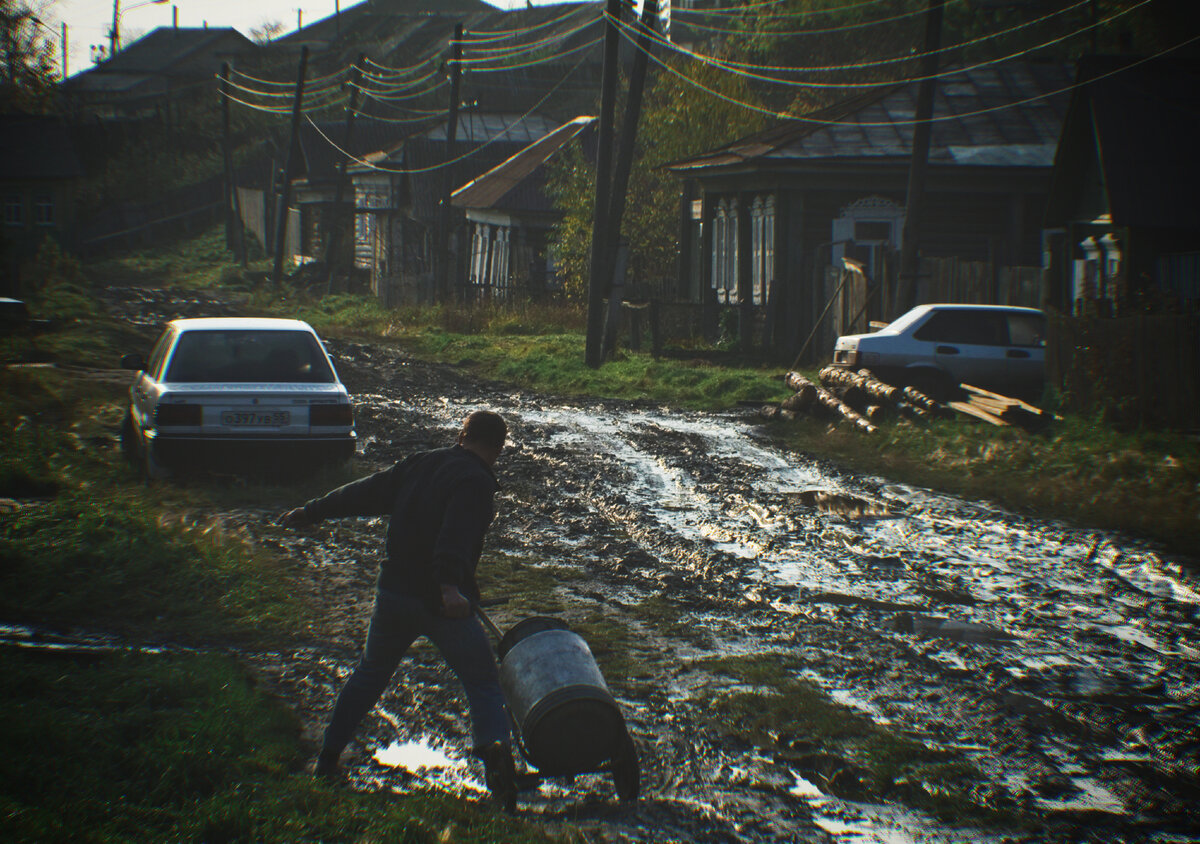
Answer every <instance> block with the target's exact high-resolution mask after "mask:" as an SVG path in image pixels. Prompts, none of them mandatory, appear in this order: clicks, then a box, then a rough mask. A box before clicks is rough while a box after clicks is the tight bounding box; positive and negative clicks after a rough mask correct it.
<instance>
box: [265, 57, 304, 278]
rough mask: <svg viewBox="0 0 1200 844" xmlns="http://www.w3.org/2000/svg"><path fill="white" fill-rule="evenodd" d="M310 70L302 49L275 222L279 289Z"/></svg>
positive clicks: (276, 273)
mask: <svg viewBox="0 0 1200 844" xmlns="http://www.w3.org/2000/svg"><path fill="white" fill-rule="evenodd" d="M307 70H308V47H301V48H300V70H299V71H298V72H297V74H296V97H295V99H294V100H293V101H292V131H291V133H290V135H289V137H288V149H287V157H286V158H284V165H283V184H282V185H281V186H280V191H279V212H278V215H277V217H276V220H275V266H274V269H273V270H272V272H271V282H272V284H274V285H275V288H276V289H278V288H279V284H280V282H281V281H282V280H283V253H284V250H285V248H286V242H287V224H288V203H290V202H291V200H292V167H293V166H294V163H295V160H296V147H298V146H299V145H300V110H301V107H302V106H303V105H304V74H305V73H306V72H307Z"/></svg>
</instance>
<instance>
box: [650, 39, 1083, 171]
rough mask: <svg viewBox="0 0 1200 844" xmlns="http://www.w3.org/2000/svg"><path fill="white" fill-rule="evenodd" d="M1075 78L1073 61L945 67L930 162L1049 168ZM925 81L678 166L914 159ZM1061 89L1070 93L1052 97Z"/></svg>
mask: <svg viewBox="0 0 1200 844" xmlns="http://www.w3.org/2000/svg"><path fill="white" fill-rule="evenodd" d="M1071 83H1072V77H1071V71H1070V68H1069V67H1068V66H1067V65H1063V64H1057V63H1047V62H1006V63H1004V64H1000V65H994V66H989V67H984V68H975V69H971V70H953V69H950V70H946V71H944V72H943V73H942V75H941V77H940V78H939V80H938V85H937V88H936V94H935V97H934V109H933V118H934V123H933V127H932V133H931V135H932V138H931V143H930V150H929V161H930V163H931V164H944V165H961V166H968V165H969V166H1019V167H1049V166H1050V165H1051V164H1052V163H1053V161H1054V148H1055V145H1056V144H1057V142H1058V135H1059V132H1060V130H1061V128H1062V122H1063V116H1064V114H1065V112H1066V107H1067V99H1068V97H1067V94H1066V93H1065V90H1066V89H1068V88H1069V87H1070V85H1071ZM918 87H919V85H918V83H916V82H912V83H908V84H905V85H900V86H895V87H892V88H885V89H880V90H876V91H872V92H868V93H866V94H859V95H856V96H854V97H850V98H847V99H846V100H843V101H842V102H840V103H838V104H837V105H835V106H833V107H831V108H828V109H823V110H821V111H819V112H814V113H812V114H810V115H807V116H808V117H809V118H810V121H789V122H787V123H784V124H781V125H777V126H775V127H773V128H771V129H768V130H766V131H765V132H760V133H758V134H756V135H752V136H750V137H748V138H743V139H742V140H740V141H735V142H734V143H732V144H729V145H728V146H726V147H722V148H721V149H718V150H714V151H712V152H710V153H705V154H703V155H700V156H696V157H694V158H691V159H688V160H684V161H679V162H675V163H673V164H672V165H670V169H672V170H673V171H675V172H677V173H680V174H681V175H682V174H686V173H687V172H689V171H694V170H700V169H709V168H714V167H727V166H732V165H738V164H744V163H748V162H751V161H754V162H759V163H766V162H772V163H773V164H774V165H776V166H780V165H784V164H786V163H789V162H795V163H803V162H816V161H831V160H852V159H856V160H866V161H871V160H874V161H889V160H905V161H906V160H907V159H908V157H909V155H910V152H911V149H912V139H913V124H912V123H911V121H912V119H913V117H914V116H915V115H916V110H917V90H918ZM1056 91H1062V92H1063V93H1054V92H1056Z"/></svg>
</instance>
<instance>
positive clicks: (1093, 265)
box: [1045, 56, 1200, 316]
mask: <svg viewBox="0 0 1200 844" xmlns="http://www.w3.org/2000/svg"><path fill="white" fill-rule="evenodd" d="M1078 75H1079V83H1080V84H1079V87H1077V88H1076V89H1075V91H1074V93H1073V95H1072V98H1071V103H1070V107H1069V108H1068V111H1067V118H1066V123H1065V124H1064V127H1063V133H1062V139H1061V141H1060V143H1059V146H1058V153H1057V155H1056V156H1055V161H1054V176H1053V181H1052V187H1051V191H1050V198H1049V201H1048V204H1047V209H1046V232H1045V240H1046V256H1047V268H1048V286H1047V293H1048V299H1049V301H1050V303H1051V304H1052V305H1053V306H1054V307H1055V308H1057V309H1058V310H1060V311H1062V312H1064V313H1068V314H1069V313H1072V312H1076V313H1081V314H1084V313H1086V314H1091V315H1101V316H1119V315H1122V314H1126V313H1133V312H1141V313H1145V312H1153V311H1171V310H1196V309H1197V307H1198V306H1200V205H1197V203H1196V197H1197V195H1200V166H1197V163H1196V150H1195V146H1196V138H1197V137H1200V102H1198V101H1197V92H1198V91H1200V63H1198V62H1197V61H1196V59H1194V58H1188V59H1185V58H1175V57H1170V56H1167V57H1162V58H1158V59H1155V60H1153V61H1145V60H1139V59H1132V58H1128V57H1120V58H1117V57H1090V58H1087V59H1085V60H1083V61H1081V62H1080V65H1079V71H1078Z"/></svg>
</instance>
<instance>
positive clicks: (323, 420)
mask: <svg viewBox="0 0 1200 844" xmlns="http://www.w3.org/2000/svg"><path fill="white" fill-rule="evenodd" d="M308 424H309V425H323V426H340V427H345V426H349V425H353V424H354V411H353V410H351V409H350V405H348V404H314V405H312V406H311V407H309V409H308Z"/></svg>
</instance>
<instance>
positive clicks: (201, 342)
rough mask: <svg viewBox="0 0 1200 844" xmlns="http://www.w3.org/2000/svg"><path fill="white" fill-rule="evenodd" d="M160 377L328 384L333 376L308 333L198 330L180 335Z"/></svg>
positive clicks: (218, 380) (327, 362)
mask: <svg viewBox="0 0 1200 844" xmlns="http://www.w3.org/2000/svg"><path fill="white" fill-rule="evenodd" d="M164 380H166V381H170V382H174V383H180V382H182V383H218V382H235V383H246V382H251V381H257V382H263V381H278V382H297V381H300V382H309V383H331V382H333V380H334V375H333V369H332V368H331V367H330V366H329V360H328V359H327V358H326V357H325V353H324V352H323V351H322V349H321V346H320V344H319V343H318V342H317V339H316V338H315V337H313V335H311V334H309V333H308V332H307V331H256V330H253V329H236V330H235V329H229V330H226V329H213V330H200V329H197V330H193V331H187V332H185V333H184V334H183V335H182V336H181V337H180V338H179V342H178V343H177V344H176V345H175V351H174V353H173V354H172V355H171V361H170V364H169V365H168V367H167V374H166V378H165V379H164Z"/></svg>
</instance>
